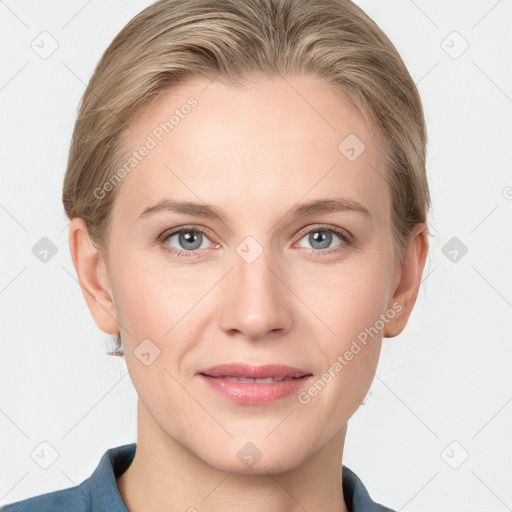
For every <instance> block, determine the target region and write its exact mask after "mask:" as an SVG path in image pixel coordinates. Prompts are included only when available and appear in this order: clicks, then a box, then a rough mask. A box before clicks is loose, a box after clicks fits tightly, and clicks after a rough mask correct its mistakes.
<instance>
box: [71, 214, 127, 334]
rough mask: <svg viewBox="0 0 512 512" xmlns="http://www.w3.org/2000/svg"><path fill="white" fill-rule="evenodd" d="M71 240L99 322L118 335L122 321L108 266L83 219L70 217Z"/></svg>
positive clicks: (79, 273)
mask: <svg viewBox="0 0 512 512" xmlns="http://www.w3.org/2000/svg"><path fill="white" fill-rule="evenodd" d="M68 239H69V248H70V251H71V258H72V260H73V265H74V266H75V270H76V273H77V276H78V281H79V283H80V287H81V288H82V293H83V294H84V297H85V301H86V302H87V306H88V307H89V311H90V312H91V315H92V317H93V319H94V321H95V322H96V325H97V326H98V327H99V328H100V329H101V330H102V331H103V332H106V333H107V334H117V333H118V332H119V324H118V322H117V318H116V308H115V304H114V300H113V295H112V289H111V287H110V281H109V278H108V272H107V267H106V265H105V263H104V261H103V257H102V255H101V253H100V252H99V250H98V249H97V247H96V246H95V245H94V243H93V242H92V240H91V238H90V236H89V230H88V228H87V224H86V223H85V221H84V219H82V218H80V217H75V218H73V219H72V220H71V222H70V224H69V229H68Z"/></svg>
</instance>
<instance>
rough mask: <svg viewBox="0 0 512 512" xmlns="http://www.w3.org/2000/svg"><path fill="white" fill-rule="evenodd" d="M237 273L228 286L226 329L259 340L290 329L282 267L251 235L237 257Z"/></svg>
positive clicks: (223, 321)
mask: <svg viewBox="0 0 512 512" xmlns="http://www.w3.org/2000/svg"><path fill="white" fill-rule="evenodd" d="M233 267H234V268H233V271H232V272H230V273H229V276H228V279H227V281H228V282H226V283H225V294H224V297H225V303H224V308H223V311H222V328H223V329H224V330H225V331H234V330H235V331H239V332H240V333H242V334H243V335H244V336H246V337H247V338H250V339H253V340H256V339H258V338H262V337H264V336H265V335H266V334H267V333H268V332H270V331H275V330H281V331H283V330H284V331H286V330H288V329H289V327H290V322H291V311H290V304H291V303H290V297H289V295H290V292H289V290H287V288H286V286H284V284H283V283H282V282H281V279H282V280H283V281H284V279H283V277H284V276H283V277H281V278H278V277H276V274H277V275H278V276H279V274H280V273H281V272H282V270H280V269H282V268H284V267H282V265H281V264H280V262H279V261H278V259H277V258H276V257H274V255H273V252H272V250H271V248H270V247H269V246H266V247H264V246H263V244H262V243H260V242H259V241H257V240H256V239H255V238H254V237H252V236H248V237H246V238H245V239H244V240H242V242H241V243H240V244H239V245H238V246H237V247H236V250H235V252H234V254H233Z"/></svg>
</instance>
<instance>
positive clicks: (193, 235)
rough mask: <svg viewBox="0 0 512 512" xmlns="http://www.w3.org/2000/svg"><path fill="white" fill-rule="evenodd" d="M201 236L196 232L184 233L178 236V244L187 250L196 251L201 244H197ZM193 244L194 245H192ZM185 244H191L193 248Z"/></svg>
mask: <svg viewBox="0 0 512 512" xmlns="http://www.w3.org/2000/svg"><path fill="white" fill-rule="evenodd" d="M200 236H201V233H198V232H196V231H185V232H184V233H182V234H181V236H180V244H181V245H182V246H184V247H186V248H187V249H197V248H198V247H199V246H200V245H201V243H200V242H199V243H197V241H198V240H199V238H200ZM194 242H195V245H194ZM187 244H192V245H193V247H190V246H187Z"/></svg>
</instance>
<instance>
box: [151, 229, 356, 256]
mask: <svg viewBox="0 0 512 512" xmlns="http://www.w3.org/2000/svg"><path fill="white" fill-rule="evenodd" d="M315 231H326V232H329V233H334V234H336V235H338V236H339V237H340V238H341V240H342V243H340V244H338V245H337V246H336V247H335V248H334V249H325V250H324V249H310V251H311V254H314V253H318V254H321V255H322V256H325V255H328V254H332V253H335V252H339V251H341V250H342V248H343V247H344V246H346V245H351V244H352V239H351V235H350V234H349V233H348V232H347V231H345V230H344V229H341V228H337V227H335V226H321V225H320V226H314V227H313V228H311V229H310V230H309V231H305V232H303V233H301V234H300V236H299V238H298V240H301V239H302V238H304V237H305V236H306V235H308V234H310V233H313V232H315ZM186 232H198V233H202V234H203V235H205V236H206V238H209V237H208V230H207V229H206V228H203V227H201V226H182V227H180V228H179V229H175V230H171V231H165V232H164V233H162V234H161V235H160V236H159V237H158V242H159V244H160V245H161V246H162V248H163V249H164V250H165V251H167V252H170V253H172V254H173V255H175V256H177V257H178V258H195V257H197V256H194V253H196V252H198V250H199V249H195V250H192V251H184V250H178V249H175V248H173V247H171V246H170V245H169V244H167V243H166V241H167V239H168V238H169V237H171V236H173V235H176V234H179V233H186Z"/></svg>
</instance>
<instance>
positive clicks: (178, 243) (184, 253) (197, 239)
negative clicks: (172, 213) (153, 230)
mask: <svg viewBox="0 0 512 512" xmlns="http://www.w3.org/2000/svg"><path fill="white" fill-rule="evenodd" d="M159 241H160V244H161V245H162V246H163V248H164V249H165V250H167V251H170V252H172V253H174V254H176V255H177V256H178V257H183V258H192V257H195V256H197V255H196V254H194V251H198V250H199V249H207V248H208V241H210V240H209V238H208V237H207V236H206V229H204V228H201V227H181V228H179V229H175V230H174V231H166V232H165V233H163V234H162V235H161V236H160V237H159ZM172 241H174V244H175V245H174V246H173V245H172ZM210 242H211V241H210Z"/></svg>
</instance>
